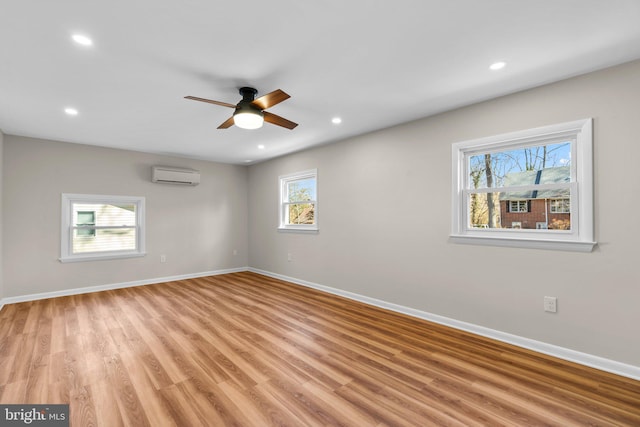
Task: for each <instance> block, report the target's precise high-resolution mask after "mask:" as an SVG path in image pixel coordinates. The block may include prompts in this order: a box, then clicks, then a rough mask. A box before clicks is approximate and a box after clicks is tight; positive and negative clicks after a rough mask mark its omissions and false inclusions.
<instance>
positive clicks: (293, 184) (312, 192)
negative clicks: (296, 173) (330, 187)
mask: <svg viewBox="0 0 640 427" xmlns="http://www.w3.org/2000/svg"><path fill="white" fill-rule="evenodd" d="M287 195H288V201H289V202H307V201H311V200H316V179H315V178H306V179H299V180H296V181H289V182H287Z"/></svg>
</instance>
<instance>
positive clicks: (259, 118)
mask: <svg viewBox="0 0 640 427" xmlns="http://www.w3.org/2000/svg"><path fill="white" fill-rule="evenodd" d="M233 122H234V123H235V125H236V126H238V127H239V128H242V129H258V128H261V127H262V124H263V123H264V117H263V115H262V112H261V111H255V112H254V111H239V112H237V113H235V114H234V115H233Z"/></svg>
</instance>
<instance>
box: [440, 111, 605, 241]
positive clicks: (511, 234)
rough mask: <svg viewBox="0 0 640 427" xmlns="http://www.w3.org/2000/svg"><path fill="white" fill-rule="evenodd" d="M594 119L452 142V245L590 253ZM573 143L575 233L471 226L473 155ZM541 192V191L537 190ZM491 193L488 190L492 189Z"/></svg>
mask: <svg viewBox="0 0 640 427" xmlns="http://www.w3.org/2000/svg"><path fill="white" fill-rule="evenodd" d="M592 122H593V121H592V119H590V118H589V119H583V120H576V121H573V122H567V123H560V124H555V125H550V126H543V127H539V128H534V129H527V130H523V131H517V132H511V133H506V134H502V135H495V136H490V137H485V138H479V139H474V140H470V141H462V142H457V143H454V144H453V145H452V147H451V162H452V164H451V170H452V186H451V187H452V195H451V204H452V209H451V212H452V221H451V235H450V240H451V241H452V242H454V243H463V244H476V245H490V246H505V247H523V248H534V249H552V250H566V251H576V252H591V251H592V250H593V247H594V246H595V245H596V242H595V241H594V231H593V229H594V218H593V131H592V126H593V123H592ZM559 138H570V139H572V140H573V141H574V143H573V144H572V150H571V158H572V162H571V173H572V176H573V177H574V178H575V180H574V182H572V183H571V185H570V186H571V194H572V197H571V215H572V218H571V222H572V230H568V231H560V230H554V231H549V232H545V231H540V230H518V231H514V230H509V229H488V228H482V229H479V228H472V227H468V226H467V223H468V218H467V216H468V212H467V203H466V199H465V200H463V198H466V192H465V191H466V188H465V186H466V179H467V174H468V171H467V164H466V163H467V156H468V155H469V154H472V153H480V152H490V151H492V150H494V151H502V150H505V149H509V148H517V147H519V146H526V145H532V144H535V143H536V142H537V141H541V140H547V139H559ZM539 188H540V187H539ZM488 191H490V189H489V190H488Z"/></svg>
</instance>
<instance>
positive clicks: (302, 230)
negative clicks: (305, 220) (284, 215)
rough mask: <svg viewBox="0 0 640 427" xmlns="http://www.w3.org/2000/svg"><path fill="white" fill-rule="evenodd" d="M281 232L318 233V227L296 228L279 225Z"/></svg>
mask: <svg viewBox="0 0 640 427" xmlns="http://www.w3.org/2000/svg"><path fill="white" fill-rule="evenodd" d="M278 232H279V233H306V234H318V232H319V230H318V229H317V228H294V227H278Z"/></svg>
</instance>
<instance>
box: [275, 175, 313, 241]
mask: <svg viewBox="0 0 640 427" xmlns="http://www.w3.org/2000/svg"><path fill="white" fill-rule="evenodd" d="M309 178H313V179H315V181H316V198H315V200H310V201H309V202H308V203H313V204H314V206H315V207H314V213H313V218H314V224H287V218H286V214H287V205H289V204H293V203H289V201H288V200H287V185H288V184H289V183H290V182H292V181H299V180H302V179H309ZM278 180H279V184H280V194H279V203H278V218H279V219H278V221H279V225H278V230H279V231H292V232H302V233H317V232H318V220H319V208H318V199H319V196H318V170H317V169H309V170H306V171H301V172H294V173H290V174H286V175H280V176H279V177H278Z"/></svg>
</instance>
